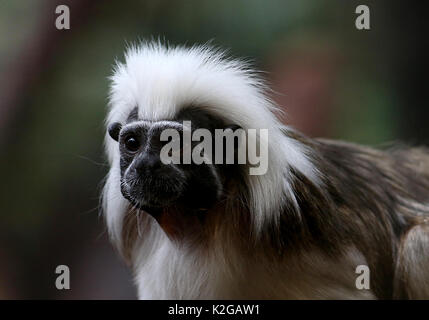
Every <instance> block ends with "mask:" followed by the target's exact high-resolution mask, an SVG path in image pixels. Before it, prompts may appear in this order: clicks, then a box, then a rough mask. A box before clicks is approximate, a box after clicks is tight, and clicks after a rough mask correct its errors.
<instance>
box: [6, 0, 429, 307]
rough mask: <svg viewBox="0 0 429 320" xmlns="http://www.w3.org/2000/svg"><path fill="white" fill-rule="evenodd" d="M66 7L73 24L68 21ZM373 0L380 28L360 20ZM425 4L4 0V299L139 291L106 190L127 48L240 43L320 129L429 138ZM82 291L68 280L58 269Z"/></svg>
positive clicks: (355, 135) (344, 134)
mask: <svg viewBox="0 0 429 320" xmlns="http://www.w3.org/2000/svg"><path fill="white" fill-rule="evenodd" d="M59 4H66V5H68V6H69V8H70V12H71V29H70V30H57V29H56V28H55V18H56V15H55V8H56V6H57V5H59ZM358 4H366V5H368V6H369V8H370V12H371V16H370V17H371V20H370V22H371V30H369V31H359V30H357V29H356V28H355V19H356V17H357V14H355V8H356V6H357V5H358ZM424 12H425V11H424V10H423V8H422V5H420V4H418V2H416V3H413V2H410V1H407V2H403V1H401V2H392V1H376V2H375V1H341V0H330V1H316V0H311V1H310V0H291V1H285V0H270V1H257V0H246V1H244V0H242V1H228V0H220V1H219V0H218V1H197V0H195V1H166V0H160V1H126V0H123V1H82V0H76V1H67V0H63V1H60V0H59V1H56V0H55V1H53V0H46V1H43V0H38V1H27V0H16V1H12V0H7V1H5V0H1V1H0V143H1V158H0V176H1V189H0V197H1V198H0V298H3V299H10V298H18V299H32V298H38V299H50V298H56V299H73V298H78V299H126V298H130V299H133V298H135V290H134V288H133V286H132V275H131V274H130V272H129V271H128V268H127V267H126V266H125V265H124V264H123V263H122V262H121V261H120V259H119V258H118V256H117V255H116V254H115V252H114V250H113V249H112V248H111V246H110V244H109V242H108V239H107V236H106V232H105V226H104V222H103V219H102V218H101V217H99V208H98V205H99V194H100V191H101V186H102V180H103V178H104V176H105V174H106V172H107V167H106V160H105V158H104V155H103V135H104V131H103V130H104V128H103V120H104V116H105V111H106V101H107V92H108V80H107V77H108V76H109V75H110V74H111V70H112V64H113V62H114V60H115V59H122V52H123V50H124V47H125V46H126V43H127V42H128V43H129V42H135V41H137V40H138V39H149V38H151V37H154V38H158V37H160V38H161V39H165V40H167V41H168V42H170V43H172V44H189V45H191V44H194V43H205V42H207V41H209V40H212V41H213V44H215V45H219V46H222V47H226V48H230V52H231V54H232V55H234V56H244V57H246V58H250V59H251V60H252V61H254V64H255V66H256V67H257V68H261V69H262V70H264V71H266V73H264V76H265V77H266V78H267V79H268V80H269V81H270V83H271V84H272V87H273V89H274V90H275V93H273V99H274V100H276V101H277V102H278V104H279V105H280V106H281V107H283V108H284V109H285V111H286V113H287V118H285V119H283V120H284V121H285V122H287V123H288V124H291V125H293V126H295V127H297V128H298V129H300V130H302V131H303V132H305V133H306V134H308V135H310V136H325V137H331V138H338V139H345V140H350V141H353V142H357V143H364V144H369V145H380V144H382V143H385V142H392V141H395V140H403V141H405V142H407V143H411V144H424V143H426V144H428V142H429V126H428V120H427V119H428V115H429V111H428V108H427V106H426V105H427V102H426V94H427V88H426V87H427V80H426V78H424V77H423V72H424V71H425V70H426V68H425V67H424V66H425V64H426V59H427V56H428V55H427V50H426V43H425V42H426V41H427V32H426V31H425V28H424V25H425V19H426V18H425V16H424V14H425V13H424ZM60 264H65V265H67V266H69V267H70V271H71V290H63V291H60V290H57V289H56V288H55V279H56V276H57V275H56V274H55V273H54V272H55V267H56V266H57V265H60Z"/></svg>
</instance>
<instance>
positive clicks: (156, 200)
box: [103, 42, 429, 299]
mask: <svg viewBox="0 0 429 320" xmlns="http://www.w3.org/2000/svg"><path fill="white" fill-rule="evenodd" d="M266 89H267V88H266V85H265V83H264V82H263V81H262V80H261V78H260V77H259V76H258V75H257V73H256V72H254V71H253V70H252V69H251V67H250V66H249V65H248V64H247V63H245V62H242V61H239V60H234V59H231V58H228V57H227V56H226V55H225V54H224V53H223V52H222V51H221V50H219V49H213V48H211V47H210V46H194V47H191V48H186V47H168V46H165V45H163V44H160V43H153V42H145V43H142V44H140V45H138V46H133V47H131V48H129V49H128V51H127V52H126V54H125V62H124V63H117V65H116V67H115V69H114V73H113V76H112V77H111V90H110V100H109V113H108V117H107V124H106V128H107V133H106V151H107V156H108V159H109V163H110V171H109V174H108V177H107V182H106V184H105V189H104V192H103V208H104V214H105V218H106V221H107V226H108V229H109V233H110V236H111V239H112V241H113V242H114V243H115V245H116V247H117V248H118V250H119V251H120V252H121V254H122V256H123V257H124V258H125V259H126V260H127V261H128V262H129V264H130V265H131V267H132V269H133V272H134V275H135V282H136V285H137V287H138V296H139V298H141V299H330V298H333V299H353V298H363V299H372V298H380V299H390V298H410V299H417V298H429V152H428V150H426V149H424V148H405V147H396V148H392V149H389V150H376V149H372V148H368V147H362V146H358V145H355V144H350V143H343V142H336V141H330V140H323V139H312V138H308V137H306V136H304V135H303V134H300V133H298V132H296V131H294V130H292V129H291V128H289V127H288V126H284V125H283V124H281V123H280V122H279V120H277V118H276V117H275V115H274V113H273V111H275V110H276V106H275V105H274V103H273V102H272V101H271V100H270V99H269V98H268V97H267V95H266V94H265V91H266ZM201 129H204V132H205V133H206V134H205V135H202V134H198V136H199V138H200V141H202V137H204V138H205V139H206V141H205V142H206V143H208V142H213V144H211V148H210V147H207V148H205V149H208V150H203V149H201V148H200V149H198V151H197V152H195V154H196V155H200V156H201V157H202V158H203V159H206V160H207V161H203V162H202V163H201V161H198V163H197V161H194V160H195V159H194V157H192V159H191V160H192V161H191V162H190V163H189V162H188V163H185V162H184V161H182V162H181V161H179V162H177V161H176V162H167V163H166V162H165V161H163V159H162V150H163V148H164V147H165V146H166V144H169V143H171V142H172V140H173V138H174V135H171V139H165V136H164V138H163V132H164V133H165V132H167V131H168V130H173V131H176V132H177V133H178V135H177V137H176V138H178V139H179V140H180V139H182V140H185V135H192V137H193V138H195V137H194V135H193V134H194V133H196V132H197V130H200V131H199V132H200V133H201V132H203V131H201ZM219 129H222V130H224V131H225V132H227V131H228V130H227V129H230V130H229V131H228V132H234V130H238V129H240V130H242V132H244V134H242V136H241V139H234V144H233V150H234V155H233V157H232V159H230V160H237V154H238V152H237V150H238V149H240V150H241V149H242V148H243V147H244V146H247V147H248V150H249V152H250V151H251V149H252V148H253V151H255V148H256V149H257V150H259V151H258V152H260V153H261V152H262V151H263V150H264V148H266V150H267V154H266V155H265V160H266V161H267V165H266V168H265V169H266V170H264V171H262V173H261V174H251V170H250V169H252V168H253V169H254V167H255V163H254V162H253V163H251V161H250V160H251V159H249V158H246V161H244V162H243V161H241V162H239V161H223V162H222V161H213V159H215V158H216V157H218V156H219V153H222V152H223V151H225V150H226V148H225V147H222V146H221V147H220V148H216V147H215V145H216V146H218V143H219V141H215V138H216V131H217V130H219ZM251 130H254V131H255V132H256V133H257V134H251ZM262 130H266V131H267V135H266V136H264V137H263V138H261V137H262V135H261V134H258V133H261V132H262ZM243 135H244V140H243ZM167 136H170V135H167ZM237 137H238V136H237ZM207 139H208V140H207ZM210 139H211V140H210ZM176 140H177V139H176ZM240 141H241V142H240ZM243 141H244V142H243ZM208 145H209V146H210V143H209V144H208ZM176 146H177V147H176V148H175V149H171V150H169V151H168V152H167V155H168V156H172V155H176V156H178V159H179V160H183V158H184V154H185V151H191V152H192V151H193V150H194V149H195V148H197V147H198V141H195V139H193V140H191V142H190V143H189V141H188V143H183V142H180V141H179V142H178V144H176ZM206 146H207V144H206ZM252 146H256V147H252ZM206 153H207V155H206ZM191 154H192V153H191ZM245 155H247V153H245ZM192 156H194V154H192ZM218 158H219V159H220V160H225V159H226V158H225V156H224V154H223V153H222V154H221V155H220V156H219V157H218ZM210 160H211V161H210ZM359 266H364V267H363V269H359V268H362V267H359ZM357 270H364V271H365V270H366V271H367V273H368V274H367V275H365V276H369V279H366V282H367V283H366V284H364V287H362V286H361V285H359V283H358V282H359V279H357V278H358V277H359V276H360V274H359V273H356V271H357Z"/></svg>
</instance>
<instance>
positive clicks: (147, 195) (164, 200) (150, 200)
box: [121, 183, 180, 216]
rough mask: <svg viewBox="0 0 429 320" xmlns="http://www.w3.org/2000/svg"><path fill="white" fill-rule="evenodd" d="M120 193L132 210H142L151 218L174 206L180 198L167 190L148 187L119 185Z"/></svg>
mask: <svg viewBox="0 0 429 320" xmlns="http://www.w3.org/2000/svg"><path fill="white" fill-rule="evenodd" d="M121 193H122V195H123V197H124V198H125V199H127V200H128V201H129V202H130V203H131V205H132V206H133V208H135V209H139V210H143V211H145V212H147V213H148V214H150V215H152V216H157V215H160V214H161V213H162V211H163V210H164V209H165V208H167V207H170V206H172V205H174V203H176V202H177V201H178V198H179V197H180V196H179V194H178V193H177V192H176V193H173V192H171V189H168V188H153V187H151V186H150V185H145V186H140V185H130V184H127V183H123V184H121Z"/></svg>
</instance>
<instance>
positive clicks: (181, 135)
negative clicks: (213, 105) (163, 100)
mask: <svg viewBox="0 0 429 320" xmlns="http://www.w3.org/2000/svg"><path fill="white" fill-rule="evenodd" d="M134 117H135V115H134ZM183 121H190V122H189V124H190V126H185V127H184V122H183ZM187 123H188V122H187ZM225 127H226V126H225V125H224V123H223V122H222V121H221V120H220V119H216V118H214V117H212V116H210V115H208V114H205V113H204V112H202V111H198V110H188V111H183V112H181V113H180V114H179V115H178V117H177V118H176V119H174V120H173V121H157V122H154V121H144V120H135V119H133V116H132V115H130V118H129V120H128V123H127V124H126V125H124V126H123V127H122V126H121V125H120V124H119V123H114V124H113V125H111V126H110V127H109V134H110V135H111V137H112V138H113V139H115V140H117V141H118V142H119V150H120V155H121V157H120V169H121V192H122V195H123V196H124V197H125V198H126V199H127V200H129V201H130V203H131V204H132V205H133V206H135V207H137V208H140V209H143V210H144V211H146V212H148V213H149V214H151V215H154V216H157V215H159V214H160V213H161V212H162V211H163V209H164V208H181V209H188V210H189V209H190V210H205V209H210V208H211V207H212V206H213V205H214V204H215V203H216V202H217V201H218V200H219V199H220V197H221V196H222V192H223V189H224V184H225V181H226V180H227V176H228V175H230V174H231V171H232V169H233V167H234V166H233V165H227V164H224V163H225V162H223V163H221V164H212V163H213V162H214V161H211V160H212V159H214V158H215V150H216V148H215V141H214V137H215V134H214V130H215V129H224V128H225ZM202 128H204V129H207V131H206V132H210V133H212V134H211V137H210V139H212V141H210V144H211V146H212V148H211V150H205V152H206V153H205V155H207V154H209V155H210V154H211V158H212V159H210V162H211V163H210V162H209V163H205V162H203V163H195V161H194V158H193V157H192V156H193V155H195V147H196V145H198V144H199V143H200V141H192V139H188V140H187V139H186V137H185V136H186V135H188V136H189V137H191V136H192V134H193V132H195V130H196V129H202ZM172 131H174V132H175V133H176V134H175V135H169V133H171V132H172ZM163 132H164V133H163ZM166 136H168V137H169V138H167V139H166V138H165V137H166ZM206 138H207V137H206ZM163 140H165V141H163ZM176 140H177V141H176ZM189 140H191V141H189ZM206 142H207V141H206ZM237 143H238V142H237ZM234 147H236V146H234ZM192 151H194V154H193V153H192ZM207 151H209V152H208V153H207ZM187 152H188V158H189V157H190V158H191V159H188V160H186V159H187V156H186V155H185V153H187ZM201 155H202V153H201ZM166 156H167V157H169V158H168V159H170V160H171V159H174V160H175V161H170V162H168V161H166V160H168V159H165V157H166ZM163 157H164V158H163ZM189 160H190V161H189ZM197 162H198V161H197Z"/></svg>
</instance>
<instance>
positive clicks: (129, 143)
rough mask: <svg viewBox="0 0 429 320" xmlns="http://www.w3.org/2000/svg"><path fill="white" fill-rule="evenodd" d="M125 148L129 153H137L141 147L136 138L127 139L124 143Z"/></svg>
mask: <svg viewBox="0 0 429 320" xmlns="http://www.w3.org/2000/svg"><path fill="white" fill-rule="evenodd" d="M124 144H125V148H127V150H128V151H131V152H135V151H137V150H138V148H139V147H140V143H139V142H138V140H137V139H136V138H135V137H134V136H130V137H127V138H126V139H125V141H124Z"/></svg>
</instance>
